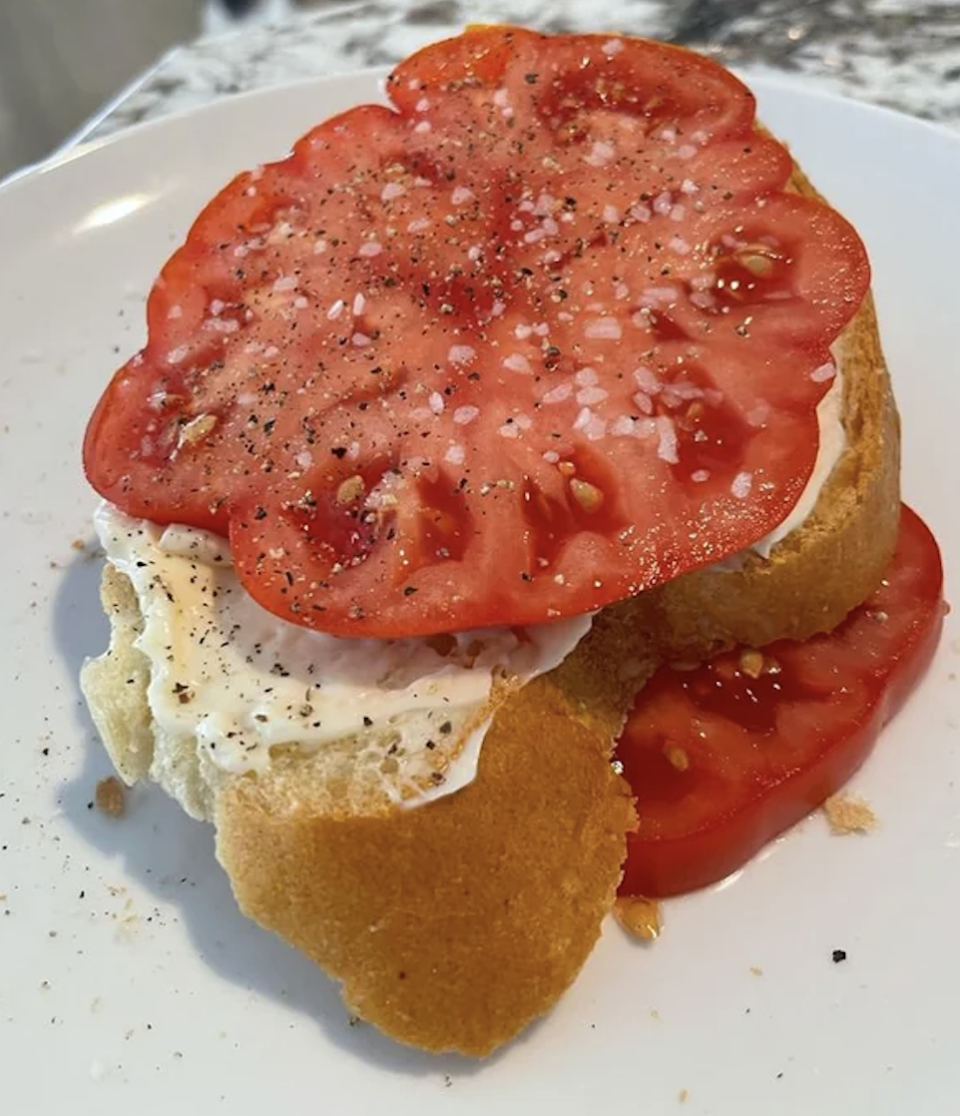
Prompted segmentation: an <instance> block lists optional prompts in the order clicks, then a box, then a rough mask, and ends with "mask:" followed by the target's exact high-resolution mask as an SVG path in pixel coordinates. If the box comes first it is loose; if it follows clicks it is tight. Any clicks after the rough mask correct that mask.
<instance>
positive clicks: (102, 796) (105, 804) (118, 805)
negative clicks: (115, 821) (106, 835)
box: [94, 775, 126, 818]
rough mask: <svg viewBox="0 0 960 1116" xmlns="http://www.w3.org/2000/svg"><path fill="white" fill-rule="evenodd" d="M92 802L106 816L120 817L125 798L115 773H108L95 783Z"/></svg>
mask: <svg viewBox="0 0 960 1116" xmlns="http://www.w3.org/2000/svg"><path fill="white" fill-rule="evenodd" d="M94 802H95V803H96V806H97V809H98V810H99V811H100V813H101V814H106V815H107V817H108V818H122V817H123V814H124V811H125V809H126V799H125V793H124V789H123V783H121V782H120V780H119V779H118V778H117V777H116V775H109V776H107V778H106V779H101V780H100V782H99V783H97V790H96V794H95V795H94Z"/></svg>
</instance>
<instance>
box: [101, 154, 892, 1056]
mask: <svg viewBox="0 0 960 1116" xmlns="http://www.w3.org/2000/svg"><path fill="white" fill-rule="evenodd" d="M793 188H795V189H796V190H798V191H800V192H803V193H808V192H812V188H811V187H810V186H809V183H807V181H806V179H805V178H803V176H802V175H801V174H800V172H799V171H797V173H796V175H795V177H794V180H793ZM839 344H840V346H841V348H842V359H843V367H844V377H845V380H844V384H845V386H844V416H843V422H844V427H845V430H846V436H847V448H846V450H845V452H844V454H843V456H842V458H841V460H840V462H839V464H838V465H837V467H836V469H835V470H834V472H833V474H832V476H831V478H830V480H829V482H828V483H827V485H826V486H825V487H824V489H823V491H822V493H821V496H820V498H819V501H818V503H817V505H816V508H815V509H814V512H813V514H812V515H811V516H810V517H809V518H808V520H807V521H806V522H805V523H804V524H803V525H802V526H801V527H800V528H798V529H797V530H795V531H794V532H793V533H791V534H790V535H789V536H788V537H787V538H786V539H784V540H783V541H782V542H781V543H779V544H778V545H777V546H776V547H775V548H774V550H773V552H772V554H771V556H770V558H769V559H762V558H759V557H756V556H748V557H746V558H745V560H744V561H743V564H742V568H740V569H739V570H732V571H731V570H729V569H723V570H718V569H715V568H711V569H705V570H700V571H697V572H695V573H692V574H688V575H686V576H684V577H683V578H680V579H678V580H677V581H676V582H674V583H672V584H668V585H666V586H663V587H661V588H659V589H656V590H653V591H651V592H648V593H644V594H641V595H640V596H639V597H637V598H635V599H633V600H630V601H625V602H622V603H620V604H618V605H615V606H613V607H611V608H608V609H605V610H604V611H603V612H602V613H601V614H600V615H599V616H598V617H597V619H596V620H595V622H594V625H593V628H592V630H591V631H590V633H589V635H588V636H587V637H586V638H585V639H584V640H583V641H582V642H581V643H580V645H579V646H578V647H577V649H576V651H574V653H573V654H571V655H570V656H569V657H568V658H567V660H566V661H565V662H564V663H563V664H562V665H561V666H560V667H558V668H556V669H555V670H554V671H552V672H551V673H550V674H549V675H546V676H543V677H541V678H538V679H536V680H535V681H534V682H532V683H531V684H529V685H528V686H526V687H524V688H523V689H522V690H520V691H519V692H513V693H507V694H504V695H503V698H504V700H503V703H502V704H501V706H500V708H499V709H498V710H497V711H496V715H495V717H494V719H493V723H492V727H491V729H490V731H489V733H488V735H487V737H486V740H485V742H484V745H483V749H482V752H481V756H480V763H479V770H478V774H477V777H476V779H475V780H474V782H473V783H472V784H471V785H469V786H467V787H466V788H464V789H463V790H461V791H459V792H457V793H456V794H453V795H450V796H449V797H445V798H440V799H438V800H437V801H434V802H431V803H429V804H428V805H425V806H421V807H418V808H414V809H404V808H403V807H401V806H398V805H396V804H395V803H393V802H390V801H389V800H388V798H386V797H385V796H383V795H372V796H371V795H370V794H369V793H366V792H365V791H364V790H363V787H362V786H357V785H354V784H352V783H351V782H350V781H349V780H345V779H344V778H343V764H344V759H345V757H346V758H347V760H349V755H350V751H349V748H350V747H352V746H353V745H352V744H350V743H349V742H347V743H345V745H344V747H342V748H340V747H338V748H334V749H331V750H329V751H328V750H327V749H323V750H320V751H315V752H313V753H312V754H306V753H305V752H302V751H298V750H297V749H296V748H285V749H283V750H282V751H280V752H278V753H277V754H276V755H275V756H274V758H273V761H272V763H271V765H270V767H269V769H268V770H267V771H266V772H265V773H262V774H255V773H250V774H246V775H242V776H226V775H222V774H221V775H217V776H216V777H214V776H213V775H211V768H210V766H209V765H204V764H202V763H200V762H199V761H198V759H197V751H198V749H197V746H196V743H195V742H193V741H191V740H186V741H184V740H182V739H181V740H179V741H170V740H168V739H163V738H160V737H157V738H156V739H155V738H154V737H155V736H156V734H155V733H154V732H153V731H152V726H151V717H150V712H149V708H148V705H147V692H146V688H147V682H148V678H149V664H148V663H147V660H146V659H145V658H144V656H143V655H142V654H141V653H140V652H139V651H138V650H137V648H136V646H135V639H136V636H137V633H138V631H139V629H140V626H141V623H142V619H141V617H140V615H139V610H138V606H137V600H136V596H135V595H134V593H133V591H132V588H131V586H130V584H129V582H128V581H127V580H126V579H125V578H124V577H123V576H122V575H120V574H118V573H117V572H116V571H115V570H113V569H111V568H110V567H108V568H107V570H106V573H105V577H104V584H103V598H104V605H105V608H106V611H107V613H108V615H109V616H110V618H111V621H112V626H113V636H112V641H111V648H110V650H109V652H108V653H107V654H106V655H104V656H103V657H101V658H100V659H98V660H95V661H93V662H91V663H89V664H88V665H87V666H86V667H85V669H84V673H83V679H82V682H83V688H84V692H85V694H86V696H87V699H88V702H89V704H90V708H91V710H92V712H93V715H94V718H95V720H96V721H97V724H98V727H99V729H100V732H101V734H102V736H103V739H104V742H105V744H106V746H107V748H108V749H109V751H110V754H111V756H112V757H113V759H114V762H115V764H116V766H117V769H118V771H119V772H120V774H121V775H123V777H124V778H125V779H127V780H128V781H131V782H132V781H134V780H136V779H140V778H143V777H145V776H146V775H148V774H149V775H150V776H151V777H154V778H160V779H161V780H162V781H163V783H164V785H165V786H166V787H167V789H168V790H170V791H171V793H173V794H174V795H175V796H176V797H177V798H178V799H179V800H180V801H181V802H183V803H184V805H185V806H186V807H187V808H188V809H189V810H190V811H191V812H193V813H201V814H205V815H206V816H209V817H211V818H212V820H213V821H214V822H215V823H216V828H217V853H218V856H219V858H220V861H221V863H222V864H223V866H224V867H225V869H226V870H227V872H228V874H229V876H230V879H231V882H232V884H233V888H234V892H235V894H236V896H237V900H238V902H239V904H240V906H241V908H242V909H243V910H244V911H245V912H246V913H247V914H249V915H250V916H251V917H253V918H254V919H256V920H257V921H258V922H259V923H260V924H261V925H263V926H265V927H267V928H268V929H271V930H274V931H276V932H277V933H278V934H280V935H281V936H282V937H283V938H285V939H286V940H287V941H289V942H291V943H292V944H293V945H295V946H296V947H297V948H299V949H301V950H303V951H304V952H305V953H307V954H308V955H309V956H311V957H312V958H314V959H315V960H316V961H318V962H319V963H320V964H321V965H322V966H324V968H325V969H327V971H328V972H330V973H331V975H333V976H334V977H336V978H337V979H338V980H340V981H341V982H342V984H343V992H344V998H345V1000H346V1001H347V1003H348V1004H349V1005H350V1006H351V1008H352V1010H354V1011H355V1012H356V1013H357V1014H358V1015H360V1016H362V1017H363V1018H365V1019H368V1020H370V1021H371V1022H373V1023H374V1024H376V1025H377V1026H378V1027H379V1028H381V1029H382V1030H383V1031H385V1032H386V1033H387V1034H390V1035H392V1036H394V1037H396V1038H397V1039H399V1040H400V1041H402V1042H405V1043H410V1044H412V1045H415V1046H420V1047H424V1048H426V1049H428V1050H437V1051H439V1050H450V1049H452V1050H459V1051H462V1052H465V1053H468V1054H477V1055H479V1054H485V1053H488V1052H489V1051H491V1050H493V1049H494V1048H495V1047H496V1046H498V1045H499V1044H500V1043H502V1042H504V1041H506V1040H507V1039H509V1038H511V1037H512V1036H513V1035H515V1034H516V1033H517V1032H518V1031H520V1030H521V1029H522V1028H523V1027H524V1026H525V1025H526V1024H527V1023H529V1022H530V1021H531V1020H532V1019H533V1018H535V1017H536V1016H538V1015H539V1014H541V1013H543V1012H544V1011H546V1010H547V1009H549V1008H550V1006H551V1005H552V1004H553V1003H554V1002H555V1001H556V1000H557V998H558V997H559V996H560V995H561V994H562V992H563V991H564V989H565V988H566V987H567V986H568V985H569V984H570V983H571V982H572V980H573V979H574V977H575V976H576V974H577V972H578V971H579V969H580V967H581V966H582V964H583V962H584V961H585V959H586V957H587V956H588V954H589V953H590V950H591V948H592V947H593V945H594V943H595V941H596V939H597V937H598V936H599V933H600V928H601V923H602V920H603V918H604V915H605V914H606V913H607V912H608V911H609V910H610V909H611V906H612V904H613V901H614V898H615V893H616V888H617V884H618V881H619V878H620V872H621V865H622V861H623V857H624V852H625V840H626V833H627V832H628V830H629V828H630V825H631V824H632V818H633V812H632V805H631V801H630V796H629V789H628V787H627V786H626V784H625V783H624V781H623V780H622V779H621V778H620V777H619V775H618V774H616V771H615V770H614V767H613V766H612V765H611V762H610V761H611V755H612V748H613V742H614V739H615V737H616V735H617V733H618V732H619V729H620V727H621V725H622V723H623V718H624V716H625V714H626V712H627V710H628V708H629V706H630V703H631V701H632V700H633V698H634V696H635V694H636V691H637V690H638V689H639V688H640V687H641V686H642V685H643V683H644V682H645V681H646V679H647V678H648V677H649V676H650V674H651V673H652V671H653V670H654V669H655V667H656V665H657V663H658V662H659V661H660V660H661V659H662V658H699V657H702V656H705V655H708V654H710V653H712V652H713V651H715V650H717V649H718V648H720V647H723V646H729V645H731V644H733V643H738V642H739V643H747V644H750V645H754V646H759V645H763V644H765V643H768V642H770V641H772V640H775V639H779V638H784V637H789V638H804V637H805V636H807V635H809V634H811V633H813V632H815V631H820V630H825V629H829V628H831V627H832V626H834V625H835V624H836V623H837V622H838V621H839V620H841V619H842V618H843V616H844V615H846V613H847V612H848V611H849V610H850V609H851V608H853V607H855V606H856V605H857V604H859V603H860V602H861V601H862V600H863V599H864V598H865V597H866V596H867V595H869V593H870V592H871V591H872V590H873V589H874V587H875V586H876V584H877V582H878V581H879V580H880V578H881V577H882V575H883V571H884V569H885V567H886V565H887V563H888V561H889V558H890V555H891V554H892V552H893V546H894V541H895V538H896V531H897V523H898V519H899V492H898V477H899V456H898V454H899V442H898V425H897V415H896V410H895V406H894V403H893V398H892V395H891V392H890V384H889V379H888V376H887V372H886V368H885V366H884V363H883V357H882V353H881V350H880V343H879V339H878V336H877V327H876V320H875V316H874V312H873V306H872V302H871V301H870V299H869V298H868V299H867V300H866V301H865V303H864V305H863V306H862V307H861V309H860V311H859V313H858V314H857V316H856V317H855V318H854V320H853V321H852V323H851V324H850V326H849V327H848V328H847V330H846V331H845V332H844V334H843V335H842V337H841V339H840V342H839ZM348 745H349V746H348Z"/></svg>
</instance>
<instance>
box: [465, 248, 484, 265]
mask: <svg viewBox="0 0 960 1116" xmlns="http://www.w3.org/2000/svg"><path fill="white" fill-rule="evenodd" d="M482 255H483V249H482V248H481V247H480V245H479V244H471V245H470V247H469V248H468V249H467V259H468V260H471V261H472V262H473V263H476V262H477V260H479V259H480V257H481V256H482Z"/></svg>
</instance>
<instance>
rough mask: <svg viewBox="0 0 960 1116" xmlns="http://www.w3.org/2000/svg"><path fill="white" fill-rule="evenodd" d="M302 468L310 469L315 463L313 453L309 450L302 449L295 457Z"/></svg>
mask: <svg viewBox="0 0 960 1116" xmlns="http://www.w3.org/2000/svg"><path fill="white" fill-rule="evenodd" d="M294 460H295V461H296V463H297V465H298V467H299V468H301V469H309V468H310V466H311V465H312V464H313V454H312V453H311V452H310V451H309V450H301V451H300V453H298V454H297V456H296V457H295V458H294Z"/></svg>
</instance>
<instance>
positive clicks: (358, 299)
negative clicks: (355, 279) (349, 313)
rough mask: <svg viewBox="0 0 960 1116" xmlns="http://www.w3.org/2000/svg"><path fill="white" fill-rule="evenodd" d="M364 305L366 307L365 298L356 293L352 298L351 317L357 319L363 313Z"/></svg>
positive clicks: (358, 292)
mask: <svg viewBox="0 0 960 1116" xmlns="http://www.w3.org/2000/svg"><path fill="white" fill-rule="evenodd" d="M366 305H367V300H366V298H365V297H364V296H363V294H362V293H361V292H360V291H357V293H356V294H355V295H354V296H353V316H354V317H355V318H356V317H359V316H360V315H361V314H362V313H363V311H364V307H365V306H366Z"/></svg>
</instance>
